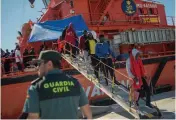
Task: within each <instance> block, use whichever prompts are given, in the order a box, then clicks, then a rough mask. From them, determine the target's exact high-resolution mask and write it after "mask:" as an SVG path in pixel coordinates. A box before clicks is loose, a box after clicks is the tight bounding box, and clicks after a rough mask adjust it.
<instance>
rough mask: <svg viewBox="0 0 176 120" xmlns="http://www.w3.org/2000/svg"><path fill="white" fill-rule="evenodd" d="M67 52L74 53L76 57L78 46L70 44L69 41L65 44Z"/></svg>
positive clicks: (73, 55)
mask: <svg viewBox="0 0 176 120" xmlns="http://www.w3.org/2000/svg"><path fill="white" fill-rule="evenodd" d="M65 49H66V50H65V54H71V53H72V57H73V58H75V57H76V50H77V48H76V47H75V46H73V45H70V44H69V43H66V44H65Z"/></svg>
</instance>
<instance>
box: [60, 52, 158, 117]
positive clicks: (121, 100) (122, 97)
mask: <svg viewBox="0 0 176 120" xmlns="http://www.w3.org/2000/svg"><path fill="white" fill-rule="evenodd" d="M62 58H63V59H65V60H66V61H67V62H68V63H69V64H70V65H72V66H73V67H74V68H75V69H76V70H78V71H79V72H80V73H81V74H82V75H83V76H85V77H86V78H87V79H88V80H89V81H91V82H92V83H93V84H94V85H96V86H97V87H98V88H99V89H101V90H102V91H103V92H104V93H106V94H107V95H108V96H109V97H110V98H111V99H113V100H114V101H115V102H116V103H117V104H119V105H120V106H121V107H122V108H124V109H125V110H126V111H127V112H129V113H130V114H131V115H132V116H134V118H136V119H141V118H142V119H148V118H149V119H150V118H160V117H161V113H160V111H159V109H158V108H157V107H156V106H153V107H154V108H153V109H151V108H148V107H146V106H145V101H144V100H143V101H141V102H139V104H140V106H139V107H137V106H136V105H134V107H131V105H130V104H131V103H130V101H129V90H128V89H127V88H125V87H124V86H123V85H116V86H115V87H114V88H112V87H111V86H107V85H104V84H103V83H101V82H99V80H98V79H97V78H96V77H95V75H94V73H92V72H91V71H92V69H90V67H86V66H85V65H86V64H88V66H91V65H90V64H89V63H85V62H84V61H83V60H81V59H79V58H73V57H72V55H68V54H62ZM111 84H112V83H111ZM141 104H143V105H144V106H141Z"/></svg>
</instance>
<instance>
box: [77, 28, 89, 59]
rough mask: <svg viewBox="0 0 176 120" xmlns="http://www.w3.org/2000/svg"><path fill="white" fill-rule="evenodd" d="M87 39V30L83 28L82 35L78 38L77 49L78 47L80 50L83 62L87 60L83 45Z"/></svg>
mask: <svg viewBox="0 0 176 120" xmlns="http://www.w3.org/2000/svg"><path fill="white" fill-rule="evenodd" d="M87 40H88V36H87V31H86V30H84V31H83V35H82V36H81V37H80V39H79V49H80V52H81V53H80V54H82V55H83V57H84V61H85V62H87V60H88V52H87V50H86V46H85V43H86V41H87ZM87 48H88V47H87Z"/></svg>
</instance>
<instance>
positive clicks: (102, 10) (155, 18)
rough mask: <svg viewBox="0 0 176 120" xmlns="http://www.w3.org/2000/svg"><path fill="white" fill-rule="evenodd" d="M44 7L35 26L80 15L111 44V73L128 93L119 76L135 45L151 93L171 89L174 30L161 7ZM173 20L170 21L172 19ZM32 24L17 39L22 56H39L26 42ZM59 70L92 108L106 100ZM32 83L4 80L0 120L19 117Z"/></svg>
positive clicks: (139, 0)
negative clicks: (26, 51)
mask: <svg viewBox="0 0 176 120" xmlns="http://www.w3.org/2000/svg"><path fill="white" fill-rule="evenodd" d="M29 1H30V3H31V7H34V5H35V4H34V0H29ZM43 3H44V5H45V8H46V12H45V13H44V14H42V15H41V18H39V19H38V21H37V22H36V23H42V22H46V21H57V20H62V19H63V20H64V19H68V18H70V17H74V16H79V15H81V16H82V18H83V19H84V21H85V23H86V25H87V26H88V28H89V30H91V31H95V32H96V34H97V36H98V34H100V33H103V34H104V35H105V36H106V37H107V38H108V39H109V40H110V44H111V46H112V49H113V51H114V52H115V53H117V54H119V56H118V61H117V62H116V63H115V69H116V70H117V71H118V72H115V73H116V78H117V81H119V82H120V83H122V84H123V85H124V86H126V87H128V84H129V80H128V78H126V77H124V76H123V75H127V73H126V68H125V60H126V58H127V57H128V51H129V49H131V47H132V46H134V44H135V46H136V48H137V49H139V50H140V51H141V52H142V53H143V56H142V57H143V63H144V65H145V69H146V71H147V75H148V76H150V78H151V79H150V80H151V83H152V86H153V87H154V89H155V93H159V92H163V91H169V90H172V89H175V74H174V73H175V29H174V28H175V24H174V22H173V24H172V25H168V23H167V17H166V13H165V9H164V5H163V4H161V3H158V2H154V1H151V0H150V1H149V0H148V1H143V0H118V1H117V0H43ZM172 20H173V21H174V18H172ZM33 24H35V23H33V22H32V21H29V22H27V23H25V24H23V27H22V29H21V32H22V36H18V40H19V44H20V47H21V53H23V51H24V49H25V48H30V47H34V49H35V51H39V46H40V45H41V44H42V42H33V43H29V42H28V40H29V37H30V35H31V31H32V28H33V27H34V26H33ZM58 37H59V36H58ZM45 43H46V45H47V46H48V47H53V42H50V41H48V42H45ZM136 43H137V44H136ZM62 70H63V71H64V72H66V73H68V74H69V75H72V76H73V77H75V78H77V79H78V80H79V82H80V83H81V84H82V85H83V87H84V89H85V91H86V94H87V96H88V98H89V101H90V103H95V102H101V101H103V100H105V99H107V98H108V97H107V95H106V94H104V93H103V92H102V91H101V90H100V89H98V88H97V87H96V86H95V85H94V84H93V83H91V82H90V81H88V80H86V78H85V77H84V76H83V75H82V74H80V73H79V71H77V70H75V69H74V68H73V67H71V65H69V64H68V63H67V62H63V63H62ZM119 73H121V74H119ZM122 74H123V75H122ZM36 78H37V72H36V71H28V72H24V73H20V74H13V73H10V74H9V75H3V76H2V78H1V91H2V92H1V93H2V97H1V101H2V104H1V105H2V109H1V116H2V118H6V119H8V118H18V117H19V115H20V113H21V111H22V108H23V104H24V101H25V99H26V91H27V89H28V87H29V85H30V84H31V81H32V80H34V79H36Z"/></svg>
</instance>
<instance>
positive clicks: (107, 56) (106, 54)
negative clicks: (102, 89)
mask: <svg viewBox="0 0 176 120" xmlns="http://www.w3.org/2000/svg"><path fill="white" fill-rule="evenodd" d="M99 39H100V43H97V44H96V47H95V55H96V56H97V57H98V59H99V60H100V61H101V62H102V63H101V64H100V65H97V67H96V68H95V69H96V71H98V70H99V66H100V67H101V70H102V71H103V73H104V76H105V80H106V85H108V71H109V72H110V75H111V78H112V79H113V77H114V79H115V83H116V84H118V82H117V81H116V78H115V74H114V70H113V69H112V67H113V61H112V58H113V59H114V60H115V58H116V56H115V54H114V52H113V51H112V50H111V48H110V45H109V43H108V42H107V40H106V39H105V37H104V35H102V34H100V35H99Z"/></svg>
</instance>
